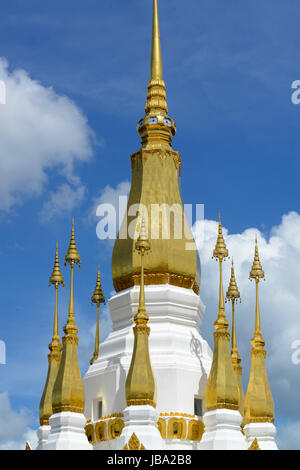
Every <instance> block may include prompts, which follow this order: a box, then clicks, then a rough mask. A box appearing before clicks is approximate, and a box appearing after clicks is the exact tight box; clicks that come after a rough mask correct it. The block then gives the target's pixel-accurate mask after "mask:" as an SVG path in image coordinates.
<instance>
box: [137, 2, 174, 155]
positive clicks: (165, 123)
mask: <svg viewBox="0 0 300 470" xmlns="http://www.w3.org/2000/svg"><path fill="white" fill-rule="evenodd" d="M145 112H146V116H145V117H144V118H143V119H141V120H140V121H139V123H138V132H139V134H140V136H141V137H142V144H143V146H145V147H147V148H148V147H151V146H152V144H153V143H154V144H156V143H157V142H160V143H161V144H162V145H164V146H167V147H170V146H171V142H172V138H173V136H174V135H175V134H176V125H175V122H174V121H173V119H171V118H170V117H169V116H168V106H167V95H166V85H165V82H164V81H163V66H162V56H161V43H160V31H159V18H158V5H157V0H153V30H152V52H151V68H150V81H149V84H148V93H147V102H146V107H145Z"/></svg>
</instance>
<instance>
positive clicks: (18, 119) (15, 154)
mask: <svg viewBox="0 0 300 470" xmlns="http://www.w3.org/2000/svg"><path fill="white" fill-rule="evenodd" d="M0 80H2V81H3V82H4V83H5V85H6V94H7V96H6V104H5V105H1V106H0V141H1V146H0V210H10V209H12V208H13V207H14V206H15V205H16V204H20V203H21V202H23V200H24V197H30V196H34V195H39V194H41V193H42V192H43V191H44V190H45V187H46V184H47V179H48V175H47V172H48V171H49V170H53V169H55V170H58V171H59V173H60V174H61V175H63V176H64V177H65V178H67V179H68V181H69V182H72V184H76V185H77V186H78V185H79V184H80V180H79V178H78V177H77V176H76V174H75V172H74V166H75V164H76V162H85V161H88V160H89V159H90V158H91V155H92V148H91V139H92V137H93V134H92V131H91V129H90V128H89V125H88V122H87V119H86V118H85V116H84V115H83V114H82V112H81V110H80V109H79V108H78V107H77V106H76V105H75V103H74V102H72V101H71V100H70V99H69V98H67V97H65V96H59V95H58V94H57V93H56V92H55V91H54V90H53V89H52V88H51V87H49V88H46V87H44V86H43V85H42V84H40V83H39V82H38V81H35V80H33V79H32V78H31V77H30V76H29V75H28V73H27V72H26V71H25V70H13V71H9V69H8V63H7V61H6V60H5V59H3V58H2V59H0Z"/></svg>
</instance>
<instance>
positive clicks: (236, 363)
mask: <svg viewBox="0 0 300 470" xmlns="http://www.w3.org/2000/svg"><path fill="white" fill-rule="evenodd" d="M226 298H227V299H228V300H231V304H232V335H231V360H232V364H233V369H234V371H235V373H236V378H237V382H238V386H239V391H240V407H239V412H240V413H241V415H242V416H244V401H245V396H244V390H243V383H242V366H241V361H242V359H241V356H240V355H239V351H238V347H237V339H236V328H235V303H236V302H237V300H238V299H240V298H241V295H240V292H239V290H238V286H237V283H236V279H235V273H234V265H233V260H232V267H231V278H230V283H229V287H228V291H227V293H226Z"/></svg>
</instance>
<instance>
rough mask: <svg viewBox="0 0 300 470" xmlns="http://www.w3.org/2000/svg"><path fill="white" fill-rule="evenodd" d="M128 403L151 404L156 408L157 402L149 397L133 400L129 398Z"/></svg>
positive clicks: (137, 404) (134, 404) (130, 404)
mask: <svg viewBox="0 0 300 470" xmlns="http://www.w3.org/2000/svg"><path fill="white" fill-rule="evenodd" d="M127 405H128V406H144V405H150V406H153V408H156V403H155V401H153V400H150V399H149V400H147V399H141V400H139V399H137V398H136V399H132V400H127Z"/></svg>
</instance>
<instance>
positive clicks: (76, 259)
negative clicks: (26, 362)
mask: <svg viewBox="0 0 300 470" xmlns="http://www.w3.org/2000/svg"><path fill="white" fill-rule="evenodd" d="M66 263H70V266H71V286H70V302H69V313H68V319H67V324H66V326H65V327H64V332H65V336H64V337H63V352H62V358H61V363H60V367H59V371H58V374H57V379H56V382H55V385H54V389H53V403H52V406H53V413H59V412H62V411H72V412H74V413H83V411H84V387H83V382H82V378H81V374H80V368H79V362H78V351H77V347H78V341H79V339H78V336H77V332H78V328H77V326H76V323H75V315H74V266H75V264H78V265H79V267H80V256H79V253H78V250H77V246H76V242H75V230H74V220H73V223H72V232H71V241H70V245H69V250H68V253H67V254H66V257H65V265H66Z"/></svg>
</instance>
